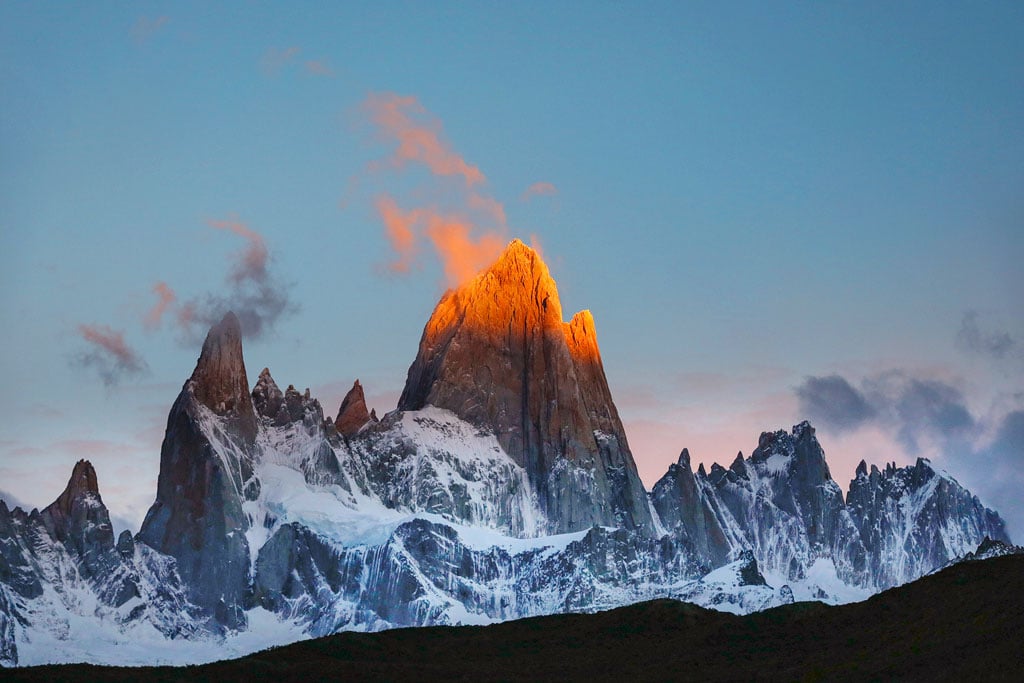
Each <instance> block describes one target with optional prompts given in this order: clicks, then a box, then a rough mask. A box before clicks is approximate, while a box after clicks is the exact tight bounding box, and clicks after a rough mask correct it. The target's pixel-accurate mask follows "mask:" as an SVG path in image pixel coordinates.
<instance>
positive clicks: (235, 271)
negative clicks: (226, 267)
mask: <svg viewBox="0 0 1024 683" xmlns="http://www.w3.org/2000/svg"><path fill="white" fill-rule="evenodd" d="M207 224H208V225H209V226H210V227H211V228H216V229H217V230H229V231H231V232H233V233H235V234H236V235H238V236H240V237H244V238H245V239H246V241H248V242H249V246H247V247H246V248H245V249H244V250H243V251H242V252H241V253H240V254H239V255H238V261H237V262H236V263H235V266H234V268H232V270H231V279H232V280H233V281H234V282H236V283H240V282H244V281H245V280H253V281H256V282H260V281H262V280H265V279H266V275H267V258H268V252H267V245H266V243H264V241H263V236H262V235H260V234H259V233H258V232H256V231H255V230H251V229H250V228H249V227H248V226H247V225H245V223H242V222H240V221H238V220H223V221H214V220H209V221H207Z"/></svg>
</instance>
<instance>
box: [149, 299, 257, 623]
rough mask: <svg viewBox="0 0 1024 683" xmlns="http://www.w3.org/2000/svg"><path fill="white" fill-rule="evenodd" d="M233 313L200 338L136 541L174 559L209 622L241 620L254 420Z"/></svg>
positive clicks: (246, 571) (251, 491)
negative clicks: (200, 346) (152, 499)
mask: <svg viewBox="0 0 1024 683" xmlns="http://www.w3.org/2000/svg"><path fill="white" fill-rule="evenodd" d="M241 338H242V337H241V328H240V326H239V323H238V318H236V317H235V315H234V314H233V313H228V314H227V315H226V316H224V319H223V320H222V321H221V322H220V323H219V324H217V325H216V326H214V327H213V328H212V329H211V330H210V332H209V334H208V335H207V337H206V341H205V342H204V343H203V350H202V353H201V354H200V356H199V361H198V363H197V364H196V368H195V371H194V372H193V373H192V377H191V378H189V380H188V381H187V382H185V386H184V387H183V388H182V390H181V393H180V394H179V395H178V399H177V400H176V401H175V402H174V406H173V407H172V408H171V413H170V415H169V416H168V418H167V432H166V435H165V436H164V442H163V446H162V448H161V450H160V476H159V479H158V480H157V494H156V501H155V502H154V503H153V506H152V507H151V508H150V509H149V512H148V513H147V514H146V519H145V521H144V522H143V524H142V529H141V530H140V532H139V540H141V541H142V542H143V543H145V544H146V545H148V546H149V547H151V548H153V549H154V550H157V551H159V552H160V553H163V554H165V555H169V556H171V557H173V558H174V559H175V560H176V561H177V569H178V573H179V574H180V576H181V578H182V581H183V582H184V584H185V586H187V587H188V593H189V597H190V599H191V601H192V602H194V603H195V604H196V605H198V606H200V607H201V608H203V609H204V610H206V612H207V614H208V616H209V617H210V619H211V620H212V623H214V624H217V625H220V626H223V627H226V628H229V629H235V628H240V627H243V626H244V625H245V623H246V620H245V613H244V611H243V601H244V597H245V594H246V592H247V590H248V584H249V546H248V543H247V541H246V537H245V533H246V531H247V530H248V522H247V519H246V517H245V515H244V514H243V511H242V502H243V501H244V500H245V499H247V498H251V497H254V496H255V495H256V493H258V482H257V481H256V480H255V479H254V478H253V476H252V475H253V453H254V451H255V444H256V432H257V420H256V414H255V412H254V410H253V405H252V400H251V398H250V395H249V388H248V387H249V384H248V379H247V378H246V374H245V363H244V361H243V359H242V342H241Z"/></svg>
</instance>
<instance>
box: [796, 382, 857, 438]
mask: <svg viewBox="0 0 1024 683" xmlns="http://www.w3.org/2000/svg"><path fill="white" fill-rule="evenodd" d="M796 394H797V398H799V399H800V410H801V412H802V413H803V414H804V415H806V416H807V418H809V419H810V420H811V421H812V422H814V423H823V424H826V425H828V426H830V427H831V428H833V429H835V430H836V431H845V430H848V429H855V428H857V427H859V426H861V425H862V424H864V423H865V422H866V421H868V420H870V419H872V418H874V417H875V415H876V413H875V409H874V408H872V407H871V405H870V404H869V403H868V401H867V398H866V397H865V396H864V394H862V393H861V392H860V391H858V390H857V389H855V388H854V387H853V386H852V385H851V384H850V383H849V382H848V381H847V380H846V379H845V378H843V377H840V376H839V375H829V376H827V377H808V378H807V379H806V380H804V382H803V384H801V385H800V386H799V387H797V390H796Z"/></svg>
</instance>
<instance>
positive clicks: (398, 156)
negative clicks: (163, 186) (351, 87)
mask: <svg viewBox="0 0 1024 683" xmlns="http://www.w3.org/2000/svg"><path fill="white" fill-rule="evenodd" d="M363 109H364V111H366V112H367V113H368V114H369V117H370V120H371V121H372V122H373V123H374V124H375V125H376V126H377V129H378V132H379V133H380V135H381V137H383V138H384V139H385V140H393V141H396V142H397V143H398V148H397V149H396V150H395V153H394V154H393V155H392V157H391V159H390V164H391V165H392V166H394V167H396V168H402V167H404V166H405V165H406V164H407V163H409V162H411V161H414V162H418V163H421V164H424V165H425V166H427V168H429V169H430V171H431V172H432V173H434V174H435V175H439V176H462V177H463V179H464V180H465V182H466V186H467V187H471V186H473V185H475V184H477V183H482V182H484V180H485V178H484V174H483V173H482V172H481V171H480V169H479V168H477V167H476V166H473V165H471V164H469V163H467V162H466V161H465V159H463V158H462V157H461V156H460V155H459V154H458V153H456V152H455V151H454V150H453V149H452V148H451V146H450V145H448V143H447V142H445V141H443V140H442V139H441V123H440V122H439V121H437V120H436V119H432V118H431V119H428V120H426V121H423V120H419V121H418V120H417V119H423V118H424V116H426V115H427V114H428V112H427V110H426V109H424V108H423V105H421V104H420V103H419V100H417V99H416V98H415V97H411V96H410V97H401V96H399V95H396V94H395V93H371V94H370V95H369V96H368V97H367V98H366V101H365V102H364V103H363Z"/></svg>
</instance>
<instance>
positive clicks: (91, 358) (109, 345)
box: [76, 324, 146, 386]
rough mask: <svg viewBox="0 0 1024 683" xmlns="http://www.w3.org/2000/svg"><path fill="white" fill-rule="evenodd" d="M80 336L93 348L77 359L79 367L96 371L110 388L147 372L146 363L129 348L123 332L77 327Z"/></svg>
mask: <svg viewBox="0 0 1024 683" xmlns="http://www.w3.org/2000/svg"><path fill="white" fill-rule="evenodd" d="M78 334H79V336H81V338H82V339H83V340H85V342H86V343H88V344H89V347H90V348H89V350H88V351H85V352H83V353H81V354H80V355H79V356H78V357H77V358H76V360H77V362H78V364H79V365H82V366H83V367H92V368H94V369H96V370H97V371H98V372H99V374H100V377H101V378H102V379H103V382H104V384H106V385H107V386H111V385H114V384H117V383H118V382H119V381H120V379H121V377H122V376H125V375H137V374H139V373H141V372H143V371H144V370H145V369H146V362H145V361H144V360H142V357H141V356H139V354H138V353H137V352H136V351H135V350H134V349H132V348H131V347H130V346H128V344H127V343H126V342H125V340H124V333H123V332H121V331H119V330H113V329H111V328H109V327H107V326H106V325H85V324H83V325H79V326H78Z"/></svg>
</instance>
